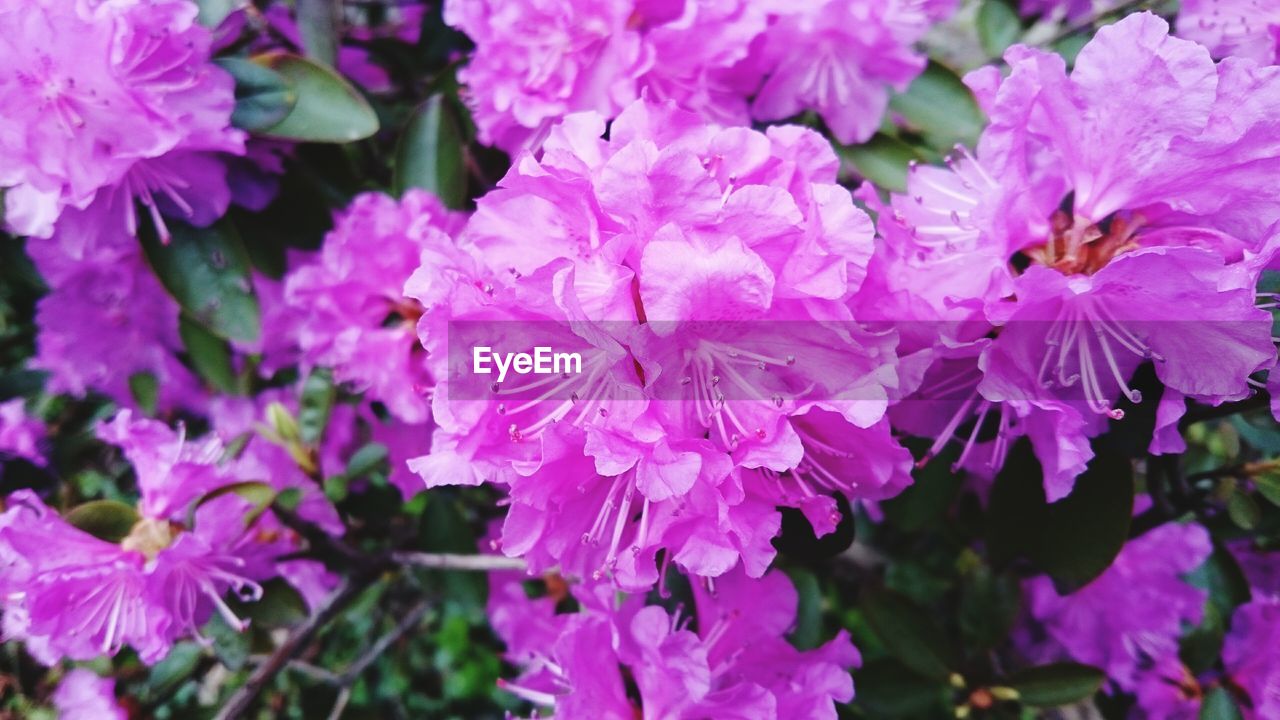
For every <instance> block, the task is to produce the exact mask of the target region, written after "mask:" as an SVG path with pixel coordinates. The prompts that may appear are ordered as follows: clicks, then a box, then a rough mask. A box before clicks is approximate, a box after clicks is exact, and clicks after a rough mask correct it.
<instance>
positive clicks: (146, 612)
mask: <svg viewBox="0 0 1280 720" xmlns="http://www.w3.org/2000/svg"><path fill="white" fill-rule="evenodd" d="M99 433H100V435H101V437H102V438H103V439H104V440H107V441H108V442H111V443H114V444H116V445H119V446H120V448H121V449H122V450H123V451H124V454H125V456H126V457H127V458H128V459H129V460H130V462H131V463H132V464H133V466H134V471H135V473H136V475H137V486H138V492H139V495H140V501H139V503H138V508H137V509H138V513H139V516H140V519H139V520H138V521H137V522H136V523H135V524H134V526H133V527H132V528H131V530H130V531H129V533H128V534H127V535H126V536H125V537H124V538H123V539H122V540H121V541H120V542H118V543H115V542H109V541H106V540H101V539H99V538H96V537H94V536H91V535H89V534H87V533H85V532H83V531H81V530H79V529H76V528H75V527H72V526H71V525H69V524H68V523H67V522H66V521H65V520H63V519H62V518H61V517H59V516H58V515H57V514H56V513H55V512H53V511H51V510H50V509H49V508H47V507H46V506H45V505H44V503H43V502H41V501H40V499H39V498H38V497H36V495H35V494H33V493H31V492H30V491H26V490H23V491H19V492H17V493H14V494H13V495H11V496H10V497H9V498H8V500H7V502H6V505H7V507H8V509H7V510H6V512H5V513H4V514H3V515H0V562H2V563H3V564H4V566H5V573H4V578H3V580H0V592H2V593H3V605H4V617H5V632H6V634H7V635H8V636H10V637H14V638H18V639H22V640H24V641H25V642H26V643H27V646H28V648H29V649H30V650H31V652H32V653H33V654H35V656H36V657H38V658H39V659H40V660H41V661H42V662H45V663H47V664H53V663H55V662H57V661H58V660H59V659H61V658H68V659H72V660H89V659H92V658H95V657H99V656H102V655H111V654H114V653H116V652H117V651H119V650H120V649H121V648H122V647H124V646H125V645H128V646H131V647H133V648H134V649H135V650H136V651H137V652H138V654H139V656H140V657H141V658H142V659H143V661H144V662H147V663H154V662H156V661H158V660H160V659H161V658H163V657H164V656H165V654H166V653H167V652H168V651H169V648H170V647H171V646H172V644H173V643H174V642H175V641H176V640H178V639H180V638H183V637H189V636H194V637H195V638H196V639H198V640H203V638H201V636H200V630H199V629H200V627H201V626H202V625H203V624H204V623H205V622H206V621H207V620H208V619H209V618H210V617H211V616H212V614H213V613H215V612H216V613H218V614H220V615H222V617H223V618H224V619H225V620H226V622H227V623H228V624H230V625H231V626H232V627H234V628H239V629H243V628H244V627H245V625H246V623H245V622H244V621H242V620H241V619H240V618H238V617H236V615H235V614H234V613H233V612H232V610H231V608H230V607H229V606H228V605H227V603H226V601H225V600H224V596H225V595H226V594H227V593H228V592H234V593H235V594H236V595H237V596H238V597H239V598H240V599H241V600H242V601H252V600H256V599H257V598H258V597H259V596H260V594H261V587H260V585H259V582H261V581H263V580H265V579H267V578H269V577H272V576H274V575H276V574H277V573H278V572H279V570H278V569H277V568H276V567H274V565H273V562H274V559H275V558H276V557H279V556H281V555H284V554H286V553H289V552H291V551H293V550H295V549H296V548H295V547H294V546H293V541H292V540H290V539H289V538H288V536H287V535H285V534H284V533H282V532H281V527H280V526H279V524H278V522H277V521H276V520H275V519H274V518H273V517H272V516H271V515H270V514H267V515H263V516H262V517H260V518H259V519H258V520H257V522H256V524H255V525H253V526H249V527H247V526H246V525H245V522H244V518H245V516H246V514H247V513H249V512H250V510H251V509H252V507H253V505H252V503H250V502H249V501H247V500H245V499H242V498H240V497H239V496H237V495H235V494H234V493H228V494H225V495H221V496H218V497H216V498H213V499H207V498H205V496H207V495H208V494H209V493H210V492H211V491H213V490H216V489H218V488H221V487H223V486H225V485H228V484H230V483H233V482H237V481H240V480H242V479H243V476H237V475H236V474H234V472H233V471H234V470H235V468H233V467H231V466H227V465H223V464H222V456H223V454H224V453H225V447H224V446H223V445H222V444H221V443H220V442H218V441H217V440H216V439H213V438H206V439H202V440H199V441H187V440H186V439H185V437H184V436H183V434H182V433H181V432H178V433H175V432H173V431H172V430H170V429H169V428H168V427H167V426H165V425H163V424H161V423H159V422H157V421H154V420H145V419H136V418H134V417H133V416H132V414H131V413H130V412H129V411H127V410H126V411H122V412H121V413H120V414H118V415H117V416H116V417H115V418H114V419H112V420H111V421H110V422H108V423H104V424H103V425H102V426H101V428H100V430H99ZM202 498H205V499H204V500H201V499H202ZM197 501H200V502H199V504H198V505H197ZM321 502H323V500H321ZM326 507H327V505H326ZM329 511H330V512H332V509H331V508H329ZM291 570H294V571H297V572H299V573H303V574H302V575H300V577H302V576H304V575H305V573H304V572H303V571H304V570H305V568H291ZM291 574H292V573H291Z"/></svg>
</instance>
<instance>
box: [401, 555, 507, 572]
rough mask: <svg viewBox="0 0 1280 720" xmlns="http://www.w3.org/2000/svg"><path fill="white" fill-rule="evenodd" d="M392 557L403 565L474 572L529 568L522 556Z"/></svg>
mask: <svg viewBox="0 0 1280 720" xmlns="http://www.w3.org/2000/svg"><path fill="white" fill-rule="evenodd" d="M391 559H392V560H394V561H395V562H398V563H400V564H401V565H411V566H413V567H421V568H433V569H438V570H469V571H473V572H492V571H499V570H527V569H528V567H529V566H528V565H527V564H526V563H525V561H524V560H522V559H520V558H509V557H505V556H503V555H458V554H454V553H424V552H398V553H392V555H391Z"/></svg>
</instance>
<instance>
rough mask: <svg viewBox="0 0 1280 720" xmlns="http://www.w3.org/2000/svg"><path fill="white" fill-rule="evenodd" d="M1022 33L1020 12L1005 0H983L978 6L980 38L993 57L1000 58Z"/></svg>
mask: <svg viewBox="0 0 1280 720" xmlns="http://www.w3.org/2000/svg"><path fill="white" fill-rule="evenodd" d="M1021 35H1022V21H1021V20H1019V18H1018V13H1017V11H1016V10H1014V9H1013V7H1012V6H1010V5H1009V4H1008V3H1007V2H1004V0H983V2H982V6H981V7H980V8H978V40H979V41H981V43H982V49H983V51H985V52H986V53H987V55H989V56H990V57H992V58H998V57H1000V56H1001V55H1003V54H1004V51H1005V50H1007V49H1009V46H1010V45H1013V44H1014V43H1015V42H1017V41H1018V37H1019V36H1021Z"/></svg>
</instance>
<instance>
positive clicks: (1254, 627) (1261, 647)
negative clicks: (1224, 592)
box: [1222, 598, 1280, 720]
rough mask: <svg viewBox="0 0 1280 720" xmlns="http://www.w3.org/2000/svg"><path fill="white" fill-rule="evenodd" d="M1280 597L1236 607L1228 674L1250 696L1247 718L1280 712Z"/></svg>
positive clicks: (1226, 657) (1225, 654) (1225, 652)
mask: <svg viewBox="0 0 1280 720" xmlns="http://www.w3.org/2000/svg"><path fill="white" fill-rule="evenodd" d="M1277 648H1280V600H1277V599H1276V598H1265V599H1258V600H1254V601H1253V602H1251V603H1248V604H1247V605H1242V606H1240V607H1239V608H1237V609H1236V611H1235V614H1234V615H1232V616H1231V632H1230V633H1228V635H1227V639H1226V642H1225V643H1224V645H1223V647H1222V663H1223V665H1224V666H1225V668H1226V674H1227V677H1228V678H1230V679H1231V681H1232V683H1233V684H1234V685H1235V686H1236V687H1238V688H1240V689H1242V690H1243V691H1244V692H1245V693H1246V694H1247V695H1248V698H1249V702H1248V703H1246V704H1243V707H1244V709H1243V713H1244V717H1245V718H1246V720H1266V718H1270V717H1275V716H1276V714H1277V713H1280V662H1277V657H1276V653H1277Z"/></svg>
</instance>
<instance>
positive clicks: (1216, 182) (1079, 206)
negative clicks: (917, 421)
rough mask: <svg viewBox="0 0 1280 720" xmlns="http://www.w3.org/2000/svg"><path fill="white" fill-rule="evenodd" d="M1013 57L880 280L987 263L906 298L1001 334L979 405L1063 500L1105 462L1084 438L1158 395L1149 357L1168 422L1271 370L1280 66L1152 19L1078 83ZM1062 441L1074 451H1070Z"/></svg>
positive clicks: (1121, 30)
mask: <svg viewBox="0 0 1280 720" xmlns="http://www.w3.org/2000/svg"><path fill="white" fill-rule="evenodd" d="M1006 59H1007V61H1008V62H1009V64H1010V66H1011V68H1012V72H1011V73H1010V75H1009V76H1008V77H1007V78H1001V77H1000V74H999V73H998V72H997V71H995V69H994V68H985V69H982V70H979V71H975V72H974V73H973V74H971V75H970V76H969V78H967V80H968V82H969V84H970V85H971V86H972V87H973V88H974V89H975V91H976V94H977V95H978V98H979V100H980V102H981V103H982V104H983V105H984V107H985V109H986V110H987V112H988V114H989V115H990V116H991V119H992V124H991V126H990V127H989V128H988V129H987V130H986V131H985V132H984V133H983V136H982V139H981V141H980V142H979V144H978V148H977V152H976V154H970V153H967V152H964V153H962V154H961V155H960V156H958V157H956V158H955V159H954V160H953V161H952V162H951V164H950V167H949V168H948V169H947V170H940V169H934V168H925V167H916V168H914V169H913V171H912V173H911V176H910V179H909V187H908V191H907V194H906V195H902V196H895V197H894V199H893V200H892V201H891V205H890V207H889V208H886V209H885V211H884V212H882V218H883V222H882V227H883V228H884V230H883V231H884V233H885V236H886V238H892V239H893V240H894V242H895V243H897V245H898V248H899V249H897V250H896V251H895V253H894V254H893V255H891V256H889V257H888V259H887V262H886V264H885V265H884V266H883V270H882V272H883V273H885V275H886V276H887V278H886V279H885V280H878V281H877V284H875V285H872V286H870V287H884V286H886V285H887V286H889V287H893V286H894V284H896V283H898V282H900V281H899V280H895V279H893V278H894V276H897V277H899V278H901V277H903V275H902V274H901V273H903V272H904V271H906V270H907V268H911V267H932V266H934V265H935V264H938V265H937V267H938V270H937V271H938V272H941V268H943V267H949V266H950V267H966V268H970V271H969V272H966V273H963V274H961V275H957V276H953V277H952V278H949V279H947V280H946V281H945V283H946V284H945V285H941V284H940V285H937V286H934V287H933V288H930V289H929V290H927V291H925V292H924V293H918V292H913V289H912V288H910V287H904V288H902V289H901V290H900V292H904V293H906V294H908V296H910V297H915V298H918V299H919V301H920V302H922V303H923V304H924V305H925V307H928V308H931V310H930V312H932V313H934V315H935V316H936V317H938V318H941V319H947V320H955V321H958V322H960V323H961V325H960V327H961V329H962V330H964V331H965V332H966V333H967V335H964V336H960V337H957V338H956V339H957V340H972V339H973V338H974V337H976V336H977V335H980V334H985V333H988V332H990V334H992V335H994V337H993V339H992V340H991V341H990V343H989V345H987V347H986V348H985V349H984V350H983V352H982V357H981V361H980V362H979V367H980V370H981V374H982V379H981V381H980V382H979V383H978V384H977V385H976V386H975V390H974V391H975V393H977V394H978V395H979V396H980V398H981V401H982V402H981V403H979V404H978V405H975V404H974V403H972V402H970V403H966V405H965V406H963V407H964V408H965V412H969V411H971V410H972V409H974V408H975V407H981V408H986V407H987V403H996V404H997V407H996V408H995V409H993V412H996V413H998V414H1000V415H1001V418H1002V419H1001V427H1002V428H1010V430H1008V431H1005V430H1002V433H1008V432H1014V431H1013V430H1012V428H1013V427H1014V426H1015V425H1019V424H1020V425H1021V426H1022V429H1021V430H1018V431H1016V432H1018V433H1019V434H1027V435H1030V436H1031V438H1032V441H1033V443H1034V444H1035V445H1036V449H1037V454H1039V455H1040V457H1041V460H1042V462H1043V463H1044V464H1045V465H1046V466H1047V467H1053V468H1057V471H1056V472H1052V473H1049V474H1046V478H1045V483H1046V490H1047V492H1048V494H1049V496H1050V499H1051V500H1052V499H1056V498H1059V497H1062V496H1063V495H1065V494H1067V493H1068V492H1069V491H1070V488H1071V486H1072V481H1073V478H1074V476H1075V474H1077V473H1078V472H1079V471H1080V470H1082V469H1083V466H1084V462H1083V461H1087V459H1088V457H1090V453H1089V452H1088V451H1087V450H1082V449H1070V450H1068V448H1073V447H1075V448H1079V447H1080V445H1081V442H1082V440H1083V439H1084V438H1087V437H1088V436H1092V435H1096V434H1097V433H1099V432H1101V431H1102V430H1103V429H1105V427H1106V425H1105V419H1108V418H1109V419H1120V418H1121V417H1123V414H1124V413H1123V411H1122V410H1121V409H1118V408H1117V407H1116V405H1117V403H1118V402H1119V401H1121V399H1123V400H1124V401H1127V402H1130V403H1138V402H1141V401H1142V400H1143V399H1142V397H1141V394H1140V393H1139V392H1137V391H1136V390H1134V389H1133V388H1131V387H1130V386H1129V382H1130V379H1131V377H1132V375H1133V373H1134V370H1135V369H1136V368H1137V367H1138V365H1139V364H1141V363H1143V362H1152V363H1153V364H1154V367H1155V372H1156V375H1157V376H1158V377H1159V379H1160V381H1161V382H1162V383H1163V385H1164V392H1163V396H1162V397H1161V398H1160V399H1159V403H1160V409H1159V413H1160V416H1161V421H1160V425H1161V427H1162V428H1169V427H1172V426H1173V425H1174V424H1176V421H1177V418H1178V417H1180V416H1181V414H1182V412H1183V406H1184V398H1193V399H1195V400H1197V401H1200V402H1205V403H1210V404H1218V403H1222V402H1225V401H1231V400H1239V399H1242V398H1244V397H1247V396H1248V395H1249V394H1250V393H1251V389H1250V385H1249V382H1250V377H1249V376H1250V375H1251V374H1253V373H1255V372H1257V371H1259V370H1265V369H1268V368H1269V367H1271V365H1273V364H1274V362H1275V349H1274V347H1273V346H1272V343H1271V333H1270V327H1271V319H1270V317H1269V315H1268V314H1267V313H1266V312H1264V311H1262V310H1260V309H1258V308H1257V307H1255V290H1254V284H1255V282H1256V279H1257V277H1258V273H1259V272H1260V271H1261V269H1262V268H1263V267H1264V266H1265V265H1266V264H1267V262H1269V260H1270V257H1271V255H1272V253H1273V252H1274V247H1275V237H1276V235H1277V231H1278V230H1280V224H1278V223H1280V195H1277V194H1275V193H1274V192H1272V189H1271V186H1269V185H1268V184H1266V183H1261V182H1258V179H1259V178H1260V177H1262V176H1263V175H1264V174H1265V173H1267V172H1268V170H1267V169H1268V168H1271V171H1274V170H1275V169H1277V168H1278V167H1280V166H1277V160H1276V158H1277V156H1276V155H1275V153H1274V151H1273V150H1274V148H1275V147H1276V143H1277V142H1280V134H1278V133H1277V132H1276V129H1275V127H1274V124H1273V123H1271V122H1270V118H1271V117H1272V115H1273V112H1274V109H1275V108H1276V107H1277V103H1280V71H1276V70H1275V69H1274V68H1264V67H1259V66H1257V65H1256V64H1254V63H1252V62H1249V61H1241V60H1228V61H1225V62H1223V63H1221V64H1220V65H1217V66H1215V65H1214V63H1213V61H1212V60H1211V59H1210V58H1209V56H1208V53H1207V52H1206V51H1205V50H1204V48H1202V47H1199V46H1197V45H1195V44H1193V43H1189V42H1186V41H1183V40H1179V39H1177V38H1172V37H1170V36H1169V35H1168V26H1167V25H1166V24H1165V23H1164V21H1162V20H1160V19H1159V18H1156V17H1154V16H1151V15H1149V14H1139V15H1134V16H1130V17H1128V18H1126V19H1125V20H1123V21H1121V22H1119V23H1116V24H1115V25H1113V26H1110V27H1107V28H1104V29H1102V30H1101V31H1099V33H1098V35H1097V37H1096V38H1095V39H1094V40H1092V41H1091V42H1090V43H1089V44H1088V45H1086V46H1085V48H1084V49H1083V50H1082V51H1081V52H1080V55H1079V57H1078V59H1077V61H1076V64H1075V68H1074V70H1073V71H1072V72H1071V74H1070V75H1067V74H1066V72H1065V68H1064V65H1063V62H1062V60H1061V58H1059V57H1057V56H1055V55H1051V54H1048V53H1044V52H1041V51H1038V50H1033V49H1030V48H1026V47H1022V46H1018V47H1014V48H1013V49H1011V50H1009V51H1008V53H1007V54H1006ZM1138 88H1143V89H1142V92H1141V94H1140V95H1138V97H1140V98H1142V100H1141V101H1140V102H1135V101H1134V100H1133V99H1132V96H1133V95H1134V93H1136V92H1137V91H1138ZM1227 118H1232V120H1231V121H1230V122H1228V121H1227V120H1226V119H1227ZM1064 207H1065V208H1066V209H1063V208H1064ZM961 263H963V265H961ZM875 269H876V268H875V267H874V266H873V270H875ZM974 291H977V294H975V293H974ZM863 302H864V303H866V304H870V303H874V302H875V297H874V295H873V296H870V297H868V298H865V299H864V300H863ZM983 320H985V322H986V323H988V324H989V325H988V327H987V328H983V323H982V321H983ZM973 323H976V325H974V324H973ZM966 324H967V325H966ZM1046 348H1049V351H1048V352H1046V351H1045V349H1046ZM1147 401H1148V402H1152V401H1153V400H1151V399H1148V400H1147ZM984 412H985V410H984ZM1046 423H1047V424H1046ZM1038 428H1039V429H1038ZM955 429H956V428H955V425H954V424H953V425H948V428H947V430H946V432H945V433H943V434H944V435H946V436H948V437H949V436H950V435H951V434H952V433H954V431H955ZM1037 438H1039V439H1037ZM1169 442H1170V439H1169V438H1166V437H1164V436H1163V435H1161V434H1160V433H1157V435H1156V436H1155V437H1154V438H1153V440H1152V450H1153V451H1154V452H1168V451H1179V450H1180V448H1179V447H1178V445H1177V442H1176V441H1174V442H1173V443H1172V444H1171V445H1168V446H1167V447H1166V445H1165V443H1169ZM969 444H972V443H971V442H970V443H969ZM1003 445H1005V446H1007V442H1006V443H1003ZM1064 451H1065V452H1067V453H1069V454H1071V455H1073V456H1074V457H1075V458H1076V459H1075V460H1074V461H1070V460H1069V461H1067V462H1065V463H1064V462H1062V461H1061V456H1062V454H1063V452H1064ZM1001 460H1002V458H1001V457H998V456H997V457H995V458H993V459H992V464H993V465H994V466H996V467H998V466H999V463H1000V462H1001Z"/></svg>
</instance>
